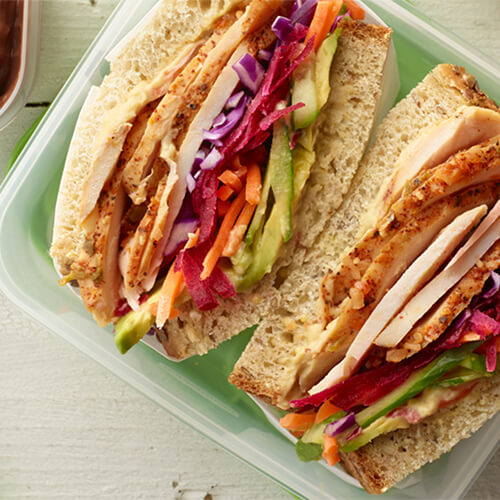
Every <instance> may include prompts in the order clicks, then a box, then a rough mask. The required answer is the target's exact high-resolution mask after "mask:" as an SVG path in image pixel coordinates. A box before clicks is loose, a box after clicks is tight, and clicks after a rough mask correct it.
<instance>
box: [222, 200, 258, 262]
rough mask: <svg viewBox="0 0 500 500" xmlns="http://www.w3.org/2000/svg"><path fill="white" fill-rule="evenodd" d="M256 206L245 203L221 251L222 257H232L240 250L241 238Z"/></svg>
mask: <svg viewBox="0 0 500 500" xmlns="http://www.w3.org/2000/svg"><path fill="white" fill-rule="evenodd" d="M256 208H257V205H251V204H250V203H248V201H247V202H246V203H245V206H244V207H243V210H242V211H241V213H240V216H239V217H238V220H237V221H236V223H235V224H234V227H233V229H231V232H230V233H229V237H228V239H227V243H226V246H225V247H224V250H223V251H222V256H223V257H232V256H233V255H234V254H235V253H236V252H237V251H238V248H240V245H241V242H242V241H243V236H245V233H246V232H247V228H248V224H250V220H251V219H252V215H253V213H254V212H255V209H256Z"/></svg>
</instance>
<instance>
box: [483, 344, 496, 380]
mask: <svg viewBox="0 0 500 500" xmlns="http://www.w3.org/2000/svg"><path fill="white" fill-rule="evenodd" d="M496 340H497V339H496V338H495V337H491V339H489V340H488V341H487V342H485V346H486V371H488V372H489V373H492V372H494V371H495V370H496V367H497V342H496Z"/></svg>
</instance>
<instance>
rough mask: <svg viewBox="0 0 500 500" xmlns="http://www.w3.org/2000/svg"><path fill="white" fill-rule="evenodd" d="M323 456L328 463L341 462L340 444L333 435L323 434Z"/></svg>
mask: <svg viewBox="0 0 500 500" xmlns="http://www.w3.org/2000/svg"><path fill="white" fill-rule="evenodd" d="M323 458H324V459H325V460H326V463H327V464H328V465H335V464H336V463H338V462H339V460H340V459H339V444H338V443H337V440H336V439H335V438H334V437H333V436H327V435H326V434H323Z"/></svg>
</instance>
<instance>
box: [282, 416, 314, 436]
mask: <svg viewBox="0 0 500 500" xmlns="http://www.w3.org/2000/svg"><path fill="white" fill-rule="evenodd" d="M312 424H314V413H289V414H288V415H285V416H284V417H282V418H280V425H281V427H283V428H284V429H287V430H289V431H292V432H305V431H307V429H309V427H311V425H312Z"/></svg>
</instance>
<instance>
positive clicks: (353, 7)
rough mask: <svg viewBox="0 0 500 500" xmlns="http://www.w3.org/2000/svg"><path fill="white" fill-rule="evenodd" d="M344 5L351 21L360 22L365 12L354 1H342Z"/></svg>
mask: <svg viewBox="0 0 500 500" xmlns="http://www.w3.org/2000/svg"><path fill="white" fill-rule="evenodd" d="M344 3H345V5H346V7H347V10H348V11H349V12H350V13H351V17H352V18H353V19H356V20H357V21H362V20H363V19H364V18H365V11H364V10H363V9H362V8H361V7H360V6H359V5H358V4H357V3H356V2H355V1H354V0H344Z"/></svg>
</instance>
